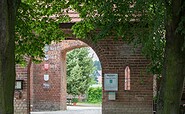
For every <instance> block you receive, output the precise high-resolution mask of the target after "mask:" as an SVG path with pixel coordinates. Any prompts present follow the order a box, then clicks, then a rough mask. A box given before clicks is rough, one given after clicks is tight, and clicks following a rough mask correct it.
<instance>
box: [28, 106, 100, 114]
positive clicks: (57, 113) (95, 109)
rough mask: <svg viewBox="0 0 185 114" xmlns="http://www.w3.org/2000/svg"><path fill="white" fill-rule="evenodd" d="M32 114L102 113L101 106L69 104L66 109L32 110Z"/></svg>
mask: <svg viewBox="0 0 185 114" xmlns="http://www.w3.org/2000/svg"><path fill="white" fill-rule="evenodd" d="M31 114H102V112H101V107H92V106H91V107H88V106H85V107H83V106H67V110H65V111H51V112H31Z"/></svg>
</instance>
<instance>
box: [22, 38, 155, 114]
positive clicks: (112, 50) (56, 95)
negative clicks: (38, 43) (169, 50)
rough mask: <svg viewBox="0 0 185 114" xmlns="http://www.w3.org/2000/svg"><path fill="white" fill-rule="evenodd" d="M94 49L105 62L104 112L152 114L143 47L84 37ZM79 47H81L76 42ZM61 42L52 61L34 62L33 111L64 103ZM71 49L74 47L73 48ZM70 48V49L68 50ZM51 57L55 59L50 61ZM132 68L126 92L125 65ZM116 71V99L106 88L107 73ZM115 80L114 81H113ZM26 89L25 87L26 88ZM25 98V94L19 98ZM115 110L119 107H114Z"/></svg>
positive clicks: (53, 47) (57, 107)
mask: <svg viewBox="0 0 185 114" xmlns="http://www.w3.org/2000/svg"><path fill="white" fill-rule="evenodd" d="M83 41H84V42H85V43H86V44H88V45H89V46H90V47H92V48H93V50H94V51H95V52H96V54H97V55H98V57H99V59H100V61H101V65H102V76H103V78H102V79H103V100H102V114H115V113H116V114H119V113H126V112H127V113H133V114H138V112H140V114H151V113H152V100H153V84H152V81H153V80H152V77H151V75H150V74H148V73H147V72H146V67H147V65H148V64H149V62H150V61H149V60H147V59H146V58H145V57H144V56H142V54H141V47H138V48H134V46H133V45H131V44H130V45H128V44H126V43H124V42H123V41H122V40H121V39H118V40H114V39H113V38H111V37H109V38H106V39H103V40H100V41H98V42H97V43H93V42H92V41H91V40H90V39H88V40H87V39H86V40H83ZM71 45H72V44H71ZM76 47H80V46H79V45H76ZM62 49H63V47H62V46H61V45H60V43H57V44H56V43H54V44H52V45H51V46H50V47H49V51H48V52H47V54H50V55H51V56H49V58H50V59H49V60H45V61H44V62H42V63H41V64H34V65H33V67H32V68H33V70H32V77H33V94H32V95H33V96H32V98H31V99H33V107H32V110H33V111H39V110H50V111H52V110H60V109H62V107H63V106H64V105H62V103H61V102H60V101H59V100H58V99H62V96H63V95H62V93H61V86H62V85H61V83H57V82H58V81H60V82H62V78H61V70H62V68H61V66H62V65H61V64H62V62H61V59H62V58H61V56H62V55H63V54H65V51H62ZM71 49H72V48H71ZM66 50H70V48H68V49H66ZM51 60H52V61H51ZM48 62H49V70H44V64H48ZM126 66H129V68H130V86H131V88H130V90H129V91H125V87H124V86H125V68H126ZM45 74H49V80H48V81H45V80H44V75H45ZM105 74H106V75H107V74H117V76H118V82H117V84H118V85H117V88H118V89H117V90H116V91H114V94H113V95H115V98H114V99H113V100H112V99H110V95H112V93H111V91H107V90H104V80H105V79H104V75H105ZM110 82H112V81H110ZM25 89H26V88H24V89H23V91H24V90H25ZM21 100H22V102H25V101H24V97H23V98H22V99H20V101H21ZM115 109H116V110H115Z"/></svg>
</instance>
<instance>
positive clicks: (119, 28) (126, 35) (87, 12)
mask: <svg viewBox="0 0 185 114" xmlns="http://www.w3.org/2000/svg"><path fill="white" fill-rule="evenodd" d="M68 4H69V5H70V6H71V8H73V9H74V10H76V11H77V12H79V13H80V17H81V18H82V19H83V20H82V21H81V22H79V23H76V25H75V26H73V30H74V34H76V35H77V37H80V38H85V37H91V38H92V39H93V40H94V41H97V40H100V39H102V38H105V37H106V36H114V38H115V39H117V38H122V39H123V41H126V42H128V43H134V44H135V45H136V46H137V45H142V46H143V48H142V49H143V53H144V54H145V55H146V56H147V57H148V58H150V59H151V60H152V62H151V65H150V71H151V72H153V73H157V74H160V73H161V69H162V62H163V58H164V46H165V38H164V34H165V29H164V9H165V7H164V3H163V2H162V1H160V0H158V1H153V0H147V1H146V0H138V1H137V2H135V1H133V0H126V1H124V2H123V1H121V0H111V1H106V0H95V1H94V0H88V1H86V0H82V1H80V2H75V0H70V1H69V3H68ZM97 30H98V31H97ZM94 32H96V34H95V33H94ZM97 32H98V33H97Z"/></svg>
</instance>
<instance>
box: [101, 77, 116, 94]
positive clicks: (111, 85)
mask: <svg viewBox="0 0 185 114" xmlns="http://www.w3.org/2000/svg"><path fill="white" fill-rule="evenodd" d="M104 90H105V91H118V74H105V75H104Z"/></svg>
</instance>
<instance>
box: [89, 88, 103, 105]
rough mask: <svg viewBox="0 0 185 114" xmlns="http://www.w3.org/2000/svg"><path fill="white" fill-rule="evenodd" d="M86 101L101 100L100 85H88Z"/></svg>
mask: <svg viewBox="0 0 185 114" xmlns="http://www.w3.org/2000/svg"><path fill="white" fill-rule="evenodd" d="M87 101H88V102H90V103H99V102H102V87H96V88H94V87H90V88H89V90H88V98H87Z"/></svg>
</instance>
